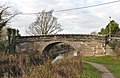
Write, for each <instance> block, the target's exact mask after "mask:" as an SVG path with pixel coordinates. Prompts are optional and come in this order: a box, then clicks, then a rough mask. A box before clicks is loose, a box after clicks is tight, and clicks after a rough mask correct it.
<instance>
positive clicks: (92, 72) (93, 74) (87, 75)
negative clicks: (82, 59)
mask: <svg viewBox="0 0 120 78" xmlns="http://www.w3.org/2000/svg"><path fill="white" fill-rule="evenodd" d="M82 78H102V77H101V73H100V72H99V71H98V70H97V69H96V68H94V67H93V66H92V65H89V64H86V63H84V64H83V75H82Z"/></svg>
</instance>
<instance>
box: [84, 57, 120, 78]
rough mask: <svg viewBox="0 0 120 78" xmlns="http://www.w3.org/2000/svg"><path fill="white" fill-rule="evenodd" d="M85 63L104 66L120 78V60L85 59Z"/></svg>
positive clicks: (108, 58) (107, 58) (106, 58)
mask: <svg viewBox="0 0 120 78" xmlns="http://www.w3.org/2000/svg"><path fill="white" fill-rule="evenodd" d="M83 60H85V61H91V62H95V63H99V64H104V65H105V66H106V67H107V68H108V69H109V70H110V71H111V73H113V75H114V76H115V77H116V78H120V58H116V57H113V56H100V57H85V58H83Z"/></svg>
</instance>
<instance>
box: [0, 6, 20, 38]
mask: <svg viewBox="0 0 120 78" xmlns="http://www.w3.org/2000/svg"><path fill="white" fill-rule="evenodd" d="M9 8H10V7H9V6H6V5H0V39H1V34H2V30H3V28H4V27H5V26H7V24H8V23H9V21H10V20H11V19H12V18H13V17H15V16H16V15H17V14H18V13H17V12H15V13H14V14H12V13H11V12H9V11H8V9H9Z"/></svg>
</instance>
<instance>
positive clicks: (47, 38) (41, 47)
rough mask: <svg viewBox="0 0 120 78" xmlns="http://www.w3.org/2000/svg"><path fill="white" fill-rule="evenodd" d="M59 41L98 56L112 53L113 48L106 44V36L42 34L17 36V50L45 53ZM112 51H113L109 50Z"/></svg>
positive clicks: (82, 52)
mask: <svg viewBox="0 0 120 78" xmlns="http://www.w3.org/2000/svg"><path fill="white" fill-rule="evenodd" d="M59 43H65V44H68V45H70V46H72V47H73V48H74V49H75V51H76V52H79V53H80V54H82V55H84V56H98V55H106V54H111V53H112V50H111V48H109V47H106V46H105V37H104V36H96V35H84V34H60V35H41V36H22V37H16V48H17V52H28V53H31V52H35V51H37V52H38V53H39V54H43V52H44V51H49V49H50V48H51V47H52V46H54V45H56V44H59ZM108 51H111V52H108Z"/></svg>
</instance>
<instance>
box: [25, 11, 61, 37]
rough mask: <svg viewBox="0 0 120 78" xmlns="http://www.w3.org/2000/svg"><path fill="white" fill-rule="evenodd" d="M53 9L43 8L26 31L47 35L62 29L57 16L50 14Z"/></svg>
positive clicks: (30, 33) (32, 33)
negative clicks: (46, 10) (46, 9)
mask: <svg viewBox="0 0 120 78" xmlns="http://www.w3.org/2000/svg"><path fill="white" fill-rule="evenodd" d="M52 13H53V10H50V11H48V12H45V10H43V11H42V12H40V13H39V14H38V15H37V18H36V20H35V22H33V23H32V24H31V25H30V26H29V28H28V30H27V31H26V32H27V33H28V34H29V35H49V34H56V33H58V32H60V31H62V28H61V25H60V23H58V21H57V18H56V17H54V16H53V15H52Z"/></svg>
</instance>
